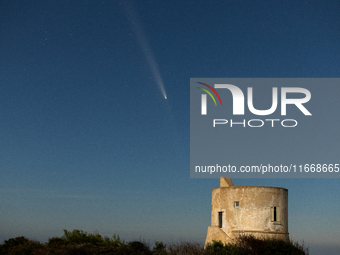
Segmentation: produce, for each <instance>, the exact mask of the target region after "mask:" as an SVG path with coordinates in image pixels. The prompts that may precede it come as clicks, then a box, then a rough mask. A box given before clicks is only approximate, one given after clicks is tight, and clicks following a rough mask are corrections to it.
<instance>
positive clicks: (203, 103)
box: [197, 82, 222, 115]
mask: <svg viewBox="0 0 340 255" xmlns="http://www.w3.org/2000/svg"><path fill="white" fill-rule="evenodd" d="M197 83H199V84H201V85H203V86H206V87H207V88H208V89H210V90H211V91H212V92H213V93H214V94H215V95H216V96H217V98H218V100H219V101H220V104H221V105H222V100H221V98H220V95H219V94H218V93H217V91H216V90H215V89H214V88H213V87H211V86H210V85H208V84H206V83H203V82H197ZM197 88H198V89H201V90H203V91H204V92H206V93H207V94H208V95H209V96H210V97H211V98H212V100H213V101H214V103H215V106H217V102H216V99H215V97H214V95H213V94H212V93H211V92H210V91H209V90H207V89H205V88H200V87H197ZM207 94H202V96H201V115H207Z"/></svg>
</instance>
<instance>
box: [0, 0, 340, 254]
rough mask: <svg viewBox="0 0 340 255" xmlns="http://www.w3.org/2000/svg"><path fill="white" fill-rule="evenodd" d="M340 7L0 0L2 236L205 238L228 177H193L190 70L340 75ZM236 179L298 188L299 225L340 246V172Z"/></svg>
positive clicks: (292, 197) (320, 241)
mask: <svg viewBox="0 0 340 255" xmlns="http://www.w3.org/2000/svg"><path fill="white" fill-rule="evenodd" d="M339 7H340V4H339V2H338V1H325V2H322V3H321V2H320V1H273V2H268V1H214V2H213V3H212V2H209V1H130V2H128V3H126V2H121V1H48V2H46V1H24V2H23V1H0V13H1V15H0V55H1V58H0V155H1V156H0V174H1V178H0V204H1V206H0V215H1V217H0V226H1V227H0V228H1V231H0V232H1V233H0V241H2V240H6V239H8V238H11V237H15V236H19V235H24V236H27V237H29V238H32V239H37V240H41V241H46V240H47V238H48V237H52V236H61V235H62V234H63V232H62V230H63V229H68V230H72V229H82V230H84V231H88V232H93V231H95V230H98V231H99V233H100V234H102V235H107V236H112V234H119V235H120V236H121V237H122V238H124V239H126V240H132V239H136V238H139V237H141V238H144V239H146V240H150V241H151V242H153V241H154V240H161V241H165V242H172V241H179V240H193V241H198V242H202V243H203V242H204V240H205V235H206V231H207V227H208V226H209V225H210V206H211V205H210V204H211V189H212V188H215V187H217V186H218V185H219V181H218V179H190V173H189V156H190V151H189V149H190V148H189V142H190V141H189V140H190V139H189V128H190V125H189V120H190V116H189V82H190V78H192V77H236V78H238V77H240V78H241V77H338V76H339V71H340V65H339V64H340V63H339V59H340V58H339V54H340V46H339V40H340V33H339V31H340V30H339V27H340V23H339V13H340V12H339V9H340V8H339ZM131 15H132V16H131ZM131 17H133V18H131ZM138 33H140V34H138ZM141 35H142V39H141V37H140V36H141ZM147 56H152V58H153V59H154V62H153V63H155V64H156V66H157V68H158V70H159V74H160V76H161V78H162V80H163V82H164V88H165V91H166V94H167V100H165V99H164V96H163V94H162V92H161V89H160V87H159V82H157V80H156V79H155V72H153V71H152V70H154V69H152V66H150V61H148V59H147ZM151 62H152V61H151ZM335 123H337V122H335ZM315 132H317V133H320V134H322V135H324V136H325V138H327V140H330V139H331V137H330V136H333V137H332V138H333V139H337V138H338V137H334V132H332V133H328V132H327V131H325V130H322V127H320V126H316V127H315V129H314V130H313V133H315ZM311 139H312V137H311ZM329 150H330V151H332V148H329ZM332 153H334V152H332ZM233 181H234V183H235V184H236V185H258V186H279V187H284V188H287V189H288V190H289V232H290V236H291V237H292V238H293V239H295V240H297V241H300V240H302V239H303V240H304V241H305V243H306V244H307V245H308V246H309V247H310V249H311V254H319V253H318V252H319V250H320V249H322V247H323V246H327V247H330V248H329V249H328V254H338V253H339V251H340V245H339V244H338V240H339V235H340V230H339V229H340V223H339V222H340V221H339V211H340V200H339V198H338V196H337V194H338V193H339V192H340V187H339V185H338V179H234V180H233ZM320 247H321V248H320ZM313 251H314V252H313Z"/></svg>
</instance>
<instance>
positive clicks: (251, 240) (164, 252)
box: [0, 229, 309, 255]
mask: <svg viewBox="0 0 340 255" xmlns="http://www.w3.org/2000/svg"><path fill="white" fill-rule="evenodd" d="M0 254H1V255H102V254H108V255H308V254H309V251H308V249H305V248H304V244H303V243H302V244H301V245H300V244H299V243H297V242H292V241H288V242H287V241H283V240H278V239H261V238H256V237H254V236H251V235H244V236H240V237H239V238H237V239H236V240H235V242H234V243H233V244H223V243H222V242H220V241H214V242H212V243H210V244H208V245H207V246H206V248H205V249H204V248H203V247H202V246H201V245H200V244H198V243H190V242H181V243H180V244H171V245H168V246H167V245H166V244H163V243H162V242H155V246H154V247H153V249H152V250H150V247H149V245H148V244H146V243H144V242H141V241H132V242H129V243H125V241H124V240H121V239H120V238H119V236H118V235H113V237H112V238H109V237H105V236H104V237H102V236H101V235H99V234H98V233H93V234H92V233H90V234H88V233H86V232H84V231H82V230H77V229H75V230H73V231H67V230H64V235H63V236H62V237H52V238H50V239H48V242H47V243H45V244H41V243H39V242H37V241H32V240H29V239H27V238H25V237H23V236H19V237H16V238H10V239H8V240H6V241H4V243H3V244H1V245H0Z"/></svg>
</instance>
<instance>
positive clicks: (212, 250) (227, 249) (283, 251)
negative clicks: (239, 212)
mask: <svg viewBox="0 0 340 255" xmlns="http://www.w3.org/2000/svg"><path fill="white" fill-rule="evenodd" d="M206 251H207V254H219V255H224V254H225V255H308V254H309V252H308V249H304V247H303V245H299V244H298V243H293V242H292V241H284V240H280V239H261V238H256V237H254V236H252V235H244V236H240V237H239V238H237V239H236V242H235V244H225V245H224V244H223V243H222V242H220V241H219V242H216V241H214V242H213V243H209V244H208V245H207V246H206Z"/></svg>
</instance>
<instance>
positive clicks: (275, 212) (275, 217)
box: [271, 206, 280, 221]
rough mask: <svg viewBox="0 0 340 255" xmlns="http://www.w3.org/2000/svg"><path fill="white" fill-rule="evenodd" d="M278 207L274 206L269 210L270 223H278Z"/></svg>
mask: <svg viewBox="0 0 340 255" xmlns="http://www.w3.org/2000/svg"><path fill="white" fill-rule="evenodd" d="M279 216H280V215H279V207H277V206H274V207H272V208H271V218H272V221H280V217H279Z"/></svg>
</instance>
